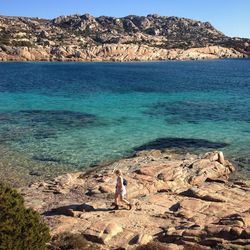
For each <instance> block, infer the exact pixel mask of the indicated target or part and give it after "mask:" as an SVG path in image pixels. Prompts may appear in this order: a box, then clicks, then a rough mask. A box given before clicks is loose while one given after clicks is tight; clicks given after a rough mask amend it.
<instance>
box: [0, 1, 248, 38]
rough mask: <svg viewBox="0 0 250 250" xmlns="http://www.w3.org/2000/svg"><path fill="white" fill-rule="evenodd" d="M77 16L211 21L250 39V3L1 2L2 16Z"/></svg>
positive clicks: (221, 29)
mask: <svg viewBox="0 0 250 250" xmlns="http://www.w3.org/2000/svg"><path fill="white" fill-rule="evenodd" d="M76 13H77V14H83V13H90V14H92V15H94V16H101V15H108V16H117V17H122V16H126V15H130V14H134V15H147V14H153V13H157V14H160V15H164V16H179V17H188V18H192V19H196V20H201V21H209V22H211V23H212V24H213V25H214V26H215V27H216V28H217V29H219V30H220V31H222V32H224V33H225V34H226V35H229V36H239V37H247V38H250V0H0V15H9V16H33V17H45V18H53V17H56V16H60V15H68V14H76Z"/></svg>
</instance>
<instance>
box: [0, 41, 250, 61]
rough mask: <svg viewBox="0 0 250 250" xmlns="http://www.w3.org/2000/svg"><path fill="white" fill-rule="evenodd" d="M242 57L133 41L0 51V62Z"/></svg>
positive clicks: (223, 51) (220, 49)
mask: <svg viewBox="0 0 250 250" xmlns="http://www.w3.org/2000/svg"><path fill="white" fill-rule="evenodd" d="M55 51H57V52H55ZM246 57H247V56H246V55H244V54H243V53H241V52H239V51H237V50H235V49H234V48H226V47H222V46H207V47H201V48H190V49H178V48H177V49H163V48H157V47H151V46H147V45H134V44H133V45H125V44H109V45H99V46H95V47H90V48H87V49H81V48H75V47H73V46H64V47H56V48H50V47H42V46H37V47H10V46H4V50H3V49H2V52H1V51H0V61H2V62H5V61H6V62H8V61H14V62H15V61H16V62H147V61H152V62H153V61H164V60H176V61H186V60H212V59H225V58H246Z"/></svg>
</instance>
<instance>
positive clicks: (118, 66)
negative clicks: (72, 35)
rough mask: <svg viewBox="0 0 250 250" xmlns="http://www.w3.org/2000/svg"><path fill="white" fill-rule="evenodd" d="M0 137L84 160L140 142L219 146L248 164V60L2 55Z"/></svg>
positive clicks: (45, 153)
mask: <svg viewBox="0 0 250 250" xmlns="http://www.w3.org/2000/svg"><path fill="white" fill-rule="evenodd" d="M0 75H1V79H0V144H1V146H6V147H8V148H10V149H11V150H13V151H16V152H18V153H20V154H22V157H24V158H27V159H29V160H32V161H33V162H34V163H35V162H39V164H41V163H53V164H64V165H70V166H73V167H77V168H78V167H87V166H89V165H92V164H95V163H97V162H101V161H109V160H113V159H116V158H120V157H123V156H125V155H128V154H130V153H131V152H133V151H134V150H139V149H144V148H152V147H154V146H155V147H158V148H162V147H169V148H174V149H176V150H178V149H179V150H184V151H195V152H203V151H206V150H211V149H217V148H220V149H222V150H223V151H224V152H225V153H226V154H227V155H228V156H229V157H232V158H238V160H239V161H240V162H242V165H243V166H244V167H245V170H247V168H248V167H249V164H248V161H250V160H249V156H248V155H249V152H250V113H249V110H250V60H221V61H202V62H155V63H1V64H0Z"/></svg>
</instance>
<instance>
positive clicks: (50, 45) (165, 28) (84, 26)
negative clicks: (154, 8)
mask: <svg viewBox="0 0 250 250" xmlns="http://www.w3.org/2000/svg"><path fill="white" fill-rule="evenodd" d="M249 41H250V40H249V39H243V38H231V37H228V36H225V35H224V34H223V33H221V32H220V31H218V30H216V29H215V28H214V27H213V26H212V25H211V24H210V23H208V22H200V21H195V20H191V19H187V18H178V17H165V16H158V15H148V16H134V15H130V16H127V17H123V18H115V17H107V16H101V17H97V18H95V17H93V16H91V15H89V14H85V15H72V16H60V17H57V18H55V19H52V20H47V19H40V18H27V17H5V16H0V61H11V60H12V61H136V60H137V61H142V60H145V61H147V60H168V59H170V60H187V59H194V60H195V59H214V58H230V57H233V58H239V57H244V56H247V55H248V54H249V50H250V47H249Z"/></svg>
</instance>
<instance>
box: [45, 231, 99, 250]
mask: <svg viewBox="0 0 250 250" xmlns="http://www.w3.org/2000/svg"><path fill="white" fill-rule="evenodd" d="M99 249H100V248H99V247H98V246H97V245H96V244H93V243H91V242H89V241H87V240H86V239H85V238H84V237H83V236H82V235H81V234H72V233H62V234H59V235H57V236H55V237H54V238H53V239H52V242H51V245H50V247H49V250H99Z"/></svg>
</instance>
